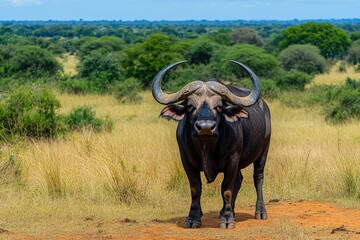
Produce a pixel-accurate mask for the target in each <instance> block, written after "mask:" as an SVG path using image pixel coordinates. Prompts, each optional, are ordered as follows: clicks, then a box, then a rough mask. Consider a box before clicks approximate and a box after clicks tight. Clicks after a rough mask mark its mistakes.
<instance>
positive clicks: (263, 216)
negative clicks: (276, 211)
mask: <svg viewBox="0 0 360 240" xmlns="http://www.w3.org/2000/svg"><path fill="white" fill-rule="evenodd" d="M255 219H262V220H266V219H267V213H266V212H262V213H259V212H257V213H255Z"/></svg>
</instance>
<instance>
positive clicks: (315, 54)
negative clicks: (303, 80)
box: [278, 44, 326, 74]
mask: <svg viewBox="0 0 360 240" xmlns="http://www.w3.org/2000/svg"><path fill="white" fill-rule="evenodd" d="M278 58H279V60H280V62H281V64H282V66H283V68H284V69H285V70H287V71H290V70H298V71H302V72H306V73H307V74H313V73H315V74H316V73H323V72H324V71H325V70H326V60H325V58H324V57H323V56H322V55H321V54H320V50H319V48H318V47H315V46H313V45H309V44H306V45H291V46H289V47H288V48H286V49H284V50H283V51H282V52H281V53H280V54H279V57H278Z"/></svg>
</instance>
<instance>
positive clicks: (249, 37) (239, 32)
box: [231, 27, 265, 47]
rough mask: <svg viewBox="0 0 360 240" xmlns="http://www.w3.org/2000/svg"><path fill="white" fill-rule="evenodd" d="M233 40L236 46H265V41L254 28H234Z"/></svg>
mask: <svg viewBox="0 0 360 240" xmlns="http://www.w3.org/2000/svg"><path fill="white" fill-rule="evenodd" d="M231 38H232V43H234V44H239V43H242V44H254V45H256V46H258V47H262V46H264V45H265V42H264V40H263V39H262V38H261V37H260V36H259V35H258V34H257V33H256V31H255V30H254V29H252V28H245V27H244V28H234V30H233V32H232V34H231Z"/></svg>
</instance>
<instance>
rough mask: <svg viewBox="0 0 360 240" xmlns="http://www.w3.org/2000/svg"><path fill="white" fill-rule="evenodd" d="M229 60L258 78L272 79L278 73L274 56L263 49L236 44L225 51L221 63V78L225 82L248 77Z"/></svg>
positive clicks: (277, 62) (277, 65)
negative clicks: (248, 68) (242, 66)
mask: <svg viewBox="0 0 360 240" xmlns="http://www.w3.org/2000/svg"><path fill="white" fill-rule="evenodd" d="M222 54H223V55H224V53H222ZM230 60H236V61H239V62H241V63H243V64H246V65H247V66H249V67H250V68H251V69H252V70H253V71H254V72H255V73H256V74H257V75H258V76H259V77H264V78H273V77H275V76H276V75H278V73H279V71H280V62H279V61H278V60H277V59H276V58H275V57H274V56H272V55H270V54H267V53H266V52H265V50H264V49H262V48H259V47H256V46H254V45H249V44H236V45H234V46H232V47H230V48H229V49H228V50H227V51H226V53H225V56H224V57H223V60H222V63H221V71H222V75H223V76H222V77H223V78H224V79H226V80H235V79H239V78H241V77H245V76H246V77H248V74H246V72H245V70H242V69H241V68H240V67H239V66H236V65H235V64H233V63H231V62H230ZM217 67H218V68H219V66H217ZM234 75H235V78H234Z"/></svg>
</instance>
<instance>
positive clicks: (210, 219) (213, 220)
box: [153, 211, 254, 228]
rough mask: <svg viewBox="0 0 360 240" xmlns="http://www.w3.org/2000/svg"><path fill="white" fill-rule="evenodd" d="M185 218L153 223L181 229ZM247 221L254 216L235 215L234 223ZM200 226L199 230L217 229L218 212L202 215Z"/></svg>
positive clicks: (239, 213) (245, 214)
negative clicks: (171, 225) (173, 225)
mask: <svg viewBox="0 0 360 240" xmlns="http://www.w3.org/2000/svg"><path fill="white" fill-rule="evenodd" d="M185 219H186V216H181V217H175V218H170V219H166V220H158V219H154V220H153V222H158V223H173V224H176V226H178V227H183V226H184V222H185ZM249 219H254V215H251V214H248V213H242V212H238V213H236V214H235V222H244V221H247V220H249ZM201 221H202V226H201V228H219V224H220V219H219V212H215V211H211V212H207V213H204V215H203V217H202V218H201Z"/></svg>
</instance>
